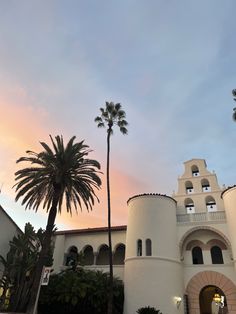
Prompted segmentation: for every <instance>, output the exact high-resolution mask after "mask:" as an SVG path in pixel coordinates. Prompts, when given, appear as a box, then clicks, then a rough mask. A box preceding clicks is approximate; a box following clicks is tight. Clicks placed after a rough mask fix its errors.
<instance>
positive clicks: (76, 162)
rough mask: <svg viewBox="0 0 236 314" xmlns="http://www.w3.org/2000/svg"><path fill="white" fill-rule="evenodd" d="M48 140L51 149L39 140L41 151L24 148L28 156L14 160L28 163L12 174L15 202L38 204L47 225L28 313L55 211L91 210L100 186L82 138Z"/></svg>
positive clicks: (31, 206)
mask: <svg viewBox="0 0 236 314" xmlns="http://www.w3.org/2000/svg"><path fill="white" fill-rule="evenodd" d="M50 139H51V143H52V149H51V148H50V147H49V146H48V145H47V144H46V143H44V142H40V144H41V145H42V147H43V151H42V152H40V153H35V152H33V151H27V152H26V153H27V154H28V156H27V157H21V158H20V159H19V160H17V163H19V162H28V163H30V166H28V167H27V168H23V169H20V170H19V171H17V172H16V173H15V176H16V178H15V179H16V184H15V187H16V192H17V194H16V201H18V200H19V199H20V198H22V205H25V208H26V209H27V208H29V209H33V210H35V211H36V212H37V210H38V208H39V206H40V205H41V204H42V206H43V208H44V209H46V211H47V212H48V220H47V226H46V230H45V234H44V239H43V242H42V247H41V251H40V255H39V260H38V263H37V266H36V271H35V277H34V281H33V286H32V290H31V296H30V300H29V304H28V310H27V313H29V314H32V313H33V309H34V303H35V301H36V297H37V290H38V287H39V284H40V280H41V273H42V269H43V266H44V263H45V261H46V260H47V256H48V252H49V250H50V244H51V238H52V232H53V228H54V223H55V219H56V215H57V213H58V212H59V213H61V210H62V205H64V203H65V207H66V209H67V212H69V213H70V214H72V207H73V208H75V210H76V212H77V209H78V205H79V207H80V209H81V210H82V205H84V206H85V207H86V209H87V210H88V211H89V210H92V206H93V205H94V201H95V200H97V201H99V200H98V197H97V196H96V194H95V190H94V189H99V188H100V186H101V180H100V178H99V176H98V173H99V171H98V169H100V164H99V163H98V162H97V161H96V160H92V159H87V155H88V154H89V153H90V152H91V150H90V149H89V148H88V146H87V145H85V144H84V141H81V142H79V143H74V140H75V136H73V137H72V138H71V139H70V140H69V142H68V143H67V145H66V146H64V142H63V137H62V136H56V137H55V140H54V139H53V138H52V137H51V136H50Z"/></svg>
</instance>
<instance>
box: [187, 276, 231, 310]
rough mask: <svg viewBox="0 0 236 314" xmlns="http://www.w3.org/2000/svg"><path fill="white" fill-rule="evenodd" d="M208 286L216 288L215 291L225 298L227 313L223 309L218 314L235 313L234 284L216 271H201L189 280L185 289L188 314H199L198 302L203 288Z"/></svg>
mask: <svg viewBox="0 0 236 314" xmlns="http://www.w3.org/2000/svg"><path fill="white" fill-rule="evenodd" d="M209 286H213V287H217V289H218V290H219V291H221V292H222V295H224V296H225V297H226V301H227V303H226V304H227V307H226V309H228V312H225V310H226V309H225V310H223V311H220V312H219V314H221V313H222V312H223V313H224V314H226V313H229V314H232V313H236V304H235V297H236V286H235V285H234V283H233V282H232V281H231V280H230V279H229V278H227V277H226V276H225V275H223V274H221V273H218V272H216V271H202V272H199V273H197V274H196V275H195V276H193V277H192V278H191V280H190V281H189V283H188V285H187V288H186V295H187V297H188V307H189V314H199V313H201V312H200V300H199V298H200V294H201V292H202V291H203V290H204V288H205V287H209ZM201 314H202V313H201Z"/></svg>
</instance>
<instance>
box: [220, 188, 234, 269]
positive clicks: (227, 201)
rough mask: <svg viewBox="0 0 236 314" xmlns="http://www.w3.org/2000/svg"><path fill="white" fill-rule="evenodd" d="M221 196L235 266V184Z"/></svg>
mask: <svg viewBox="0 0 236 314" xmlns="http://www.w3.org/2000/svg"><path fill="white" fill-rule="evenodd" d="M222 198H223V201H224V205H225V213H226V218H227V225H228V230H229V236H230V242H231V247H232V255H233V261H234V267H235V268H236V237H235V228H236V186H233V187H229V188H228V189H227V190H225V191H224V192H223V193H222Z"/></svg>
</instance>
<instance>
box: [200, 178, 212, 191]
mask: <svg viewBox="0 0 236 314" xmlns="http://www.w3.org/2000/svg"><path fill="white" fill-rule="evenodd" d="M201 185H202V192H211V187H210V183H209V181H208V180H207V179H202V180H201Z"/></svg>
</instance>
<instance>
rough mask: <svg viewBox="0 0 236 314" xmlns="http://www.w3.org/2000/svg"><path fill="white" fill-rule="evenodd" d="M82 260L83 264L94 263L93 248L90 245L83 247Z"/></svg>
mask: <svg viewBox="0 0 236 314" xmlns="http://www.w3.org/2000/svg"><path fill="white" fill-rule="evenodd" d="M83 262H84V265H93V263H94V254H93V248H92V246H91V245H87V246H86V247H85V248H84V249H83Z"/></svg>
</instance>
